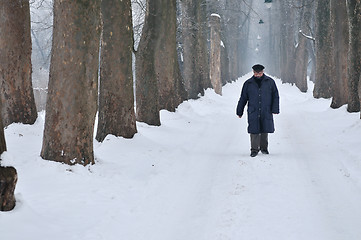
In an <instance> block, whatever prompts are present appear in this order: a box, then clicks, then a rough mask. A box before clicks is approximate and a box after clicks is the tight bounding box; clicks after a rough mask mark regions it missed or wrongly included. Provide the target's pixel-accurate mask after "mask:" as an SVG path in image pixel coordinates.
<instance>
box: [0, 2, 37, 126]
mask: <svg viewBox="0 0 361 240" xmlns="http://www.w3.org/2000/svg"><path fill="white" fill-rule="evenodd" d="M31 71H32V69H31V35H30V8H29V0H18V1H13V0H2V1H0V84H1V91H0V97H1V102H2V107H1V114H2V116H3V124H4V125H5V126H7V125H9V124H11V123H14V122H19V123H25V124H33V123H34V122H35V120H36V118H37V111H36V106H35V100H34V93H33V88H32V82H31Z"/></svg>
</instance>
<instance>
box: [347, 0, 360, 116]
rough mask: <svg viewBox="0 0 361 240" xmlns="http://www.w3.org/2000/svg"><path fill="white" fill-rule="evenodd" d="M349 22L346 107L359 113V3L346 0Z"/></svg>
mask: <svg viewBox="0 0 361 240" xmlns="http://www.w3.org/2000/svg"><path fill="white" fill-rule="evenodd" d="M347 7H348V20H349V30H350V32H349V34H350V36H349V39H350V41H349V51H348V53H349V56H348V64H347V68H348V74H347V78H348V91H349V97H348V107H347V111H349V112H358V111H360V101H361V90H360V91H359V88H361V86H359V84H361V83H360V75H361V28H360V26H361V2H360V0H347Z"/></svg>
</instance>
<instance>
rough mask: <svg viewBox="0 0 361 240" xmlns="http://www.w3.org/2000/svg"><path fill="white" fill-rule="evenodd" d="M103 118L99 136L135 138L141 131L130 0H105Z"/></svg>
mask: <svg viewBox="0 0 361 240" xmlns="http://www.w3.org/2000/svg"><path fill="white" fill-rule="evenodd" d="M101 11H102V21H103V24H102V25H103V34H102V44H101V45H102V47H101V63H100V91H99V94H100V95H99V120H98V129H97V135H96V139H97V140H98V141H100V142H102V141H103V140H104V138H105V137H106V136H107V135H108V134H113V135H115V136H123V137H125V138H131V137H133V136H134V134H135V133H136V132H137V128H136V124H135V112H134V92H133V72H132V52H133V26H132V11H131V2H130V0H123V1H120V0H102V3H101Z"/></svg>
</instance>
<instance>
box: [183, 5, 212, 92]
mask: <svg viewBox="0 0 361 240" xmlns="http://www.w3.org/2000/svg"><path fill="white" fill-rule="evenodd" d="M181 2H182V26H183V28H182V36H183V38H182V39H183V49H184V54H183V76H184V85H185V89H186V91H187V93H188V98H192V99H195V98H197V97H198V94H199V93H200V94H202V95H203V94H204V89H205V88H208V87H210V78H209V63H208V51H207V38H206V29H205V28H206V22H207V19H206V5H205V4H204V3H203V1H199V0H182V1H181Z"/></svg>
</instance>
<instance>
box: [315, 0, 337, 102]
mask: <svg viewBox="0 0 361 240" xmlns="http://www.w3.org/2000/svg"><path fill="white" fill-rule="evenodd" d="M332 59H333V49H332V41H331V15H330V0H319V1H318V2H317V7H316V79H315V87H314V90H313V96H314V97H315V98H330V97H331V96H332V88H333V86H332V73H331V69H332V67H333V66H332Z"/></svg>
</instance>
